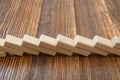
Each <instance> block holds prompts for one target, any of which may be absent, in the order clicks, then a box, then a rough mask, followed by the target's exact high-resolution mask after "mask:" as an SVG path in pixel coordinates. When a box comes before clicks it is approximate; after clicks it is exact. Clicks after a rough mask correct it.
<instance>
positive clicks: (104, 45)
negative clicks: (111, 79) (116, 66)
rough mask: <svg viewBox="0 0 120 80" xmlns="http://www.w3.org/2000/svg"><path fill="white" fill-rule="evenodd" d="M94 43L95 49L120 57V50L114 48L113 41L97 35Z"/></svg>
mask: <svg viewBox="0 0 120 80" xmlns="http://www.w3.org/2000/svg"><path fill="white" fill-rule="evenodd" d="M93 42H94V45H95V47H97V48H100V49H102V50H105V51H108V52H110V53H113V54H116V55H119V56H120V50H119V49H115V48H114V47H113V44H112V41H111V40H109V39H106V38H103V37H100V36H97V35H96V36H95V37H94V38H93Z"/></svg>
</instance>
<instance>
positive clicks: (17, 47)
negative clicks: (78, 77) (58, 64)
mask: <svg viewBox="0 0 120 80" xmlns="http://www.w3.org/2000/svg"><path fill="white" fill-rule="evenodd" d="M39 52H43V53H45V54H49V55H52V56H55V55H56V53H61V54H65V55H68V56H71V55H72V54H73V53H77V54H80V55H83V56H88V55H90V54H91V53H94V54H99V55H103V56H107V55H108V54H111V53H112V54H116V55H118V56H120V37H119V36H114V37H113V38H112V39H111V40H109V39H106V38H103V37H100V36H97V35H96V36H95V37H94V38H93V39H92V40H91V39H89V38H86V37H83V36H79V35H77V36H76V37H75V38H74V39H71V38H69V37H66V36H63V35H60V34H58V36H57V38H56V39H55V38H52V37H49V36H46V35H43V34H42V35H41V36H40V38H39V39H38V38H35V37H33V36H29V35H24V37H23V38H22V39H21V38H18V37H15V36H12V35H7V36H6V38H5V39H2V38H1V39H0V57H5V56H6V54H7V53H9V54H10V55H18V56H22V55H23V54H24V53H28V54H32V55H39Z"/></svg>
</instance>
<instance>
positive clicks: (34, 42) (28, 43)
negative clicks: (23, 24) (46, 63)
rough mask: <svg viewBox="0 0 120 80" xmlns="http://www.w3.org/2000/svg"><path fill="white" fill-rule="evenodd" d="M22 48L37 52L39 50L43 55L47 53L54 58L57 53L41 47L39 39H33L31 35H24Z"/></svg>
mask: <svg viewBox="0 0 120 80" xmlns="http://www.w3.org/2000/svg"><path fill="white" fill-rule="evenodd" d="M22 46H25V47H29V48H31V49H35V50H38V51H40V52H43V53H46V54H49V55H53V56H54V55H55V54H56V51H53V50H49V49H47V48H45V47H42V46H40V41H39V39H37V38H35V37H32V36H29V35H24V37H23V44H22Z"/></svg>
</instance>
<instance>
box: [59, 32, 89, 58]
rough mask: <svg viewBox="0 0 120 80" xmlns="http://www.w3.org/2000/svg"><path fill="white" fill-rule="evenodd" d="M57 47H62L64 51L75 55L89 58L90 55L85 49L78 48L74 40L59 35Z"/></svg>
mask: <svg viewBox="0 0 120 80" xmlns="http://www.w3.org/2000/svg"><path fill="white" fill-rule="evenodd" d="M57 46H59V47H62V48H64V49H67V50H70V51H73V52H75V53H78V54H81V55H84V56H88V55H89V54H90V52H89V51H86V50H84V49H80V48H76V47H75V43H74V40H73V39H71V38H68V37H65V36H63V35H60V34H59V35H58V36H57Z"/></svg>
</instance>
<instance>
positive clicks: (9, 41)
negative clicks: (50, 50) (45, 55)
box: [4, 35, 39, 55]
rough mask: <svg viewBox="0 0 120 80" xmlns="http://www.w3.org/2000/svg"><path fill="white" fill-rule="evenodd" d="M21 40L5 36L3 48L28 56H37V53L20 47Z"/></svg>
mask: <svg viewBox="0 0 120 80" xmlns="http://www.w3.org/2000/svg"><path fill="white" fill-rule="evenodd" d="M22 43H23V40H22V39H21V38H17V37H15V36H11V35H7V36H6V38H5V45H4V46H5V47H8V48H12V49H16V50H19V51H23V52H26V53H29V54H33V55H38V54H39V51H37V50H33V49H30V48H27V47H24V46H22Z"/></svg>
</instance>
